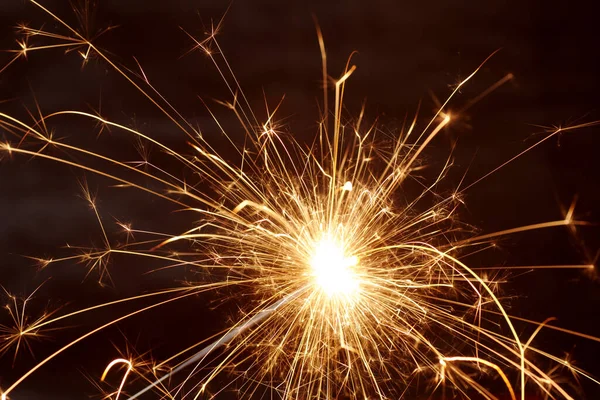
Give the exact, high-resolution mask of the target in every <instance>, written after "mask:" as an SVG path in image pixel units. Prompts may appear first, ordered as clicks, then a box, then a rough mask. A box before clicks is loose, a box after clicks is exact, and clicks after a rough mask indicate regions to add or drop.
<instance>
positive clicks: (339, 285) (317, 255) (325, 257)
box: [310, 237, 359, 296]
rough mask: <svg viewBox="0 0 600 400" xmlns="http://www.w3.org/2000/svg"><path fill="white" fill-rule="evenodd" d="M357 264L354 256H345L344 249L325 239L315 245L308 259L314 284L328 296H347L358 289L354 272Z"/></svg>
mask: <svg viewBox="0 0 600 400" xmlns="http://www.w3.org/2000/svg"><path fill="white" fill-rule="evenodd" d="M357 264H358V259H357V258H356V256H347V255H346V254H345V251H344V248H343V247H342V246H341V245H340V244H339V243H336V242H335V241H334V240H332V239H331V238H330V237H325V238H322V239H321V240H319V241H318V242H317V243H316V245H315V250H314V254H313V255H312V257H311V259H310V267H311V273H312V274H313V276H314V278H315V281H316V284H317V285H318V286H319V288H321V289H322V290H323V291H324V292H325V294H327V295H328V296H349V295H351V294H352V293H354V292H356V291H357V290H358V289H359V280H358V276H357V275H356V271H355V270H354V269H355V268H356V266H357Z"/></svg>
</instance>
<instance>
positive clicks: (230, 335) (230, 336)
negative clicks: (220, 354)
mask: <svg viewBox="0 0 600 400" xmlns="http://www.w3.org/2000/svg"><path fill="white" fill-rule="evenodd" d="M306 290H307V288H301V289H298V290H296V291H295V292H292V293H290V294H289V295H287V296H286V297H284V298H282V299H281V300H279V301H277V302H276V303H275V304H273V305H272V306H269V307H267V308H265V309H264V310H261V311H259V312H258V313H256V314H255V315H253V316H252V317H251V318H250V319H249V320H248V321H246V322H244V323H243V324H242V325H240V326H238V327H236V328H233V329H231V330H229V331H228V332H227V333H225V334H224V335H223V336H221V337H220V338H218V339H217V340H215V341H214V342H212V343H211V344H209V345H208V346H206V347H204V348H203V349H202V350H200V351H198V352H197V353H196V354H194V355H193V356H192V357H191V358H189V359H188V360H187V361H185V362H183V363H181V364H180V365H178V366H177V367H175V368H173V369H172V370H171V371H170V372H169V373H167V374H165V375H164V376H162V377H161V378H159V379H157V380H156V381H154V382H153V383H152V384H150V385H148V386H146V387H145V388H144V389H142V390H140V391H139V392H137V393H136V394H134V395H133V396H131V397H129V400H135V399H137V398H139V396H141V395H143V394H144V393H146V392H148V391H149V390H152V388H154V387H156V386H158V385H160V384H161V383H162V382H164V381H165V380H167V379H169V378H171V377H172V376H173V375H175V374H176V373H178V372H179V371H181V370H182V369H185V368H187V367H188V366H190V365H192V364H194V363H197V362H200V361H202V360H203V359H204V358H205V357H206V356H208V355H209V354H211V353H212V352H213V351H215V350H217V349H219V348H220V347H222V346H225V345H226V344H228V343H229V342H231V341H232V340H234V339H235V338H237V337H238V336H239V335H241V334H243V333H244V332H246V331H247V330H248V329H250V328H252V327H254V326H256V325H257V324H259V323H261V322H262V321H263V320H264V319H265V318H267V317H269V316H270V315H271V314H273V313H274V312H275V311H277V310H278V309H279V308H280V307H281V306H283V305H285V304H286V303H289V302H290V301H294V300H295V299H297V298H298V296H300V295H301V294H302V293H304V292H305V291H306Z"/></svg>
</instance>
